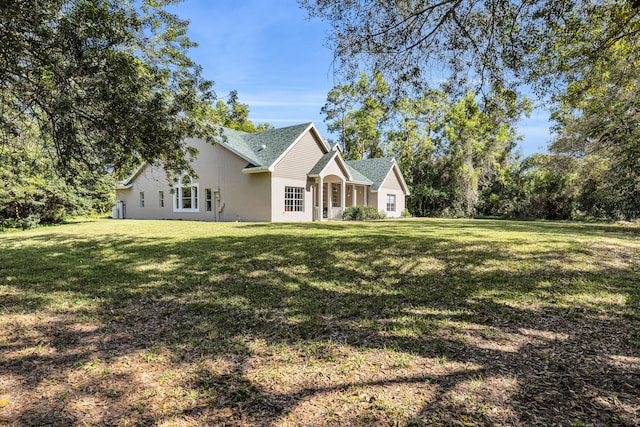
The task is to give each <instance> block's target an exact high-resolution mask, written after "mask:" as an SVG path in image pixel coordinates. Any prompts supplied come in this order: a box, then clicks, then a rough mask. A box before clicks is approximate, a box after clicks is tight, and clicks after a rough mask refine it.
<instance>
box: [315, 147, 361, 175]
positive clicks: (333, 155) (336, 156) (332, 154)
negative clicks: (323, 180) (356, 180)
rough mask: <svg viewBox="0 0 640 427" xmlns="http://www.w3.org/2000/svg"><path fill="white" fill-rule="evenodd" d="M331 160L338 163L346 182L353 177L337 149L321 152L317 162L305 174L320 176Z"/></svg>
mask: <svg viewBox="0 0 640 427" xmlns="http://www.w3.org/2000/svg"><path fill="white" fill-rule="evenodd" d="M333 161H335V162H336V163H337V164H338V167H339V168H340V170H341V171H342V172H343V174H344V179H345V180H346V181H348V182H350V181H352V179H353V177H352V176H351V171H350V170H349V167H348V166H347V164H346V163H345V161H344V160H343V159H342V156H340V153H339V152H338V151H333V150H331V151H329V152H328V153H325V154H323V155H322V157H320V160H318V162H317V163H316V164H315V165H314V166H313V167H312V168H311V170H310V171H309V173H308V174H307V175H308V176H310V177H317V176H320V177H321V176H322V173H323V172H324V171H325V169H326V168H327V167H328V166H329V165H330V164H331V162H333Z"/></svg>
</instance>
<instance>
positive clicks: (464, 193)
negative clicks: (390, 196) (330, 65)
mask: <svg viewBox="0 0 640 427" xmlns="http://www.w3.org/2000/svg"><path fill="white" fill-rule="evenodd" d="M626 58H629V56H627V57H626ZM622 63H623V62H620V61H616V62H615V64H616V65H615V66H616V67H620V66H621V64H622ZM625 69H627V70H630V69H631V67H625ZM612 74H613V73H610V75H612ZM605 86H607V88H608V89H607V90H611V89H610V88H611V87H614V86H612V85H606V84H605ZM633 88H634V89H633V90H636V89H635V86H633ZM592 90H593V89H592ZM459 93H460V91H456V92H453V93H452V92H449V91H447V90H446V89H441V90H435V89H431V90H427V91H425V92H423V93H421V94H420V95H419V96H417V97H410V96H403V97H396V96H394V95H393V94H392V93H391V90H390V87H389V85H388V84H387V83H386V82H385V79H384V77H383V76H382V74H381V73H377V72H374V73H373V74H372V75H369V76H367V75H366V74H364V73H362V74H361V75H360V76H359V78H358V79H357V80H355V81H354V82H353V83H350V84H343V85H338V86H335V87H334V88H333V89H332V90H331V91H330V92H329V95H328V97H327V103H326V105H325V106H324V107H323V109H322V112H323V114H324V115H325V120H326V121H327V124H328V128H329V129H330V130H331V131H332V132H334V133H335V134H336V135H337V136H338V137H339V140H340V143H341V146H342V148H343V151H344V154H345V156H346V157H347V158H348V159H362V158H365V157H380V156H383V155H393V156H394V157H395V158H396V160H397V161H398V163H399V165H400V168H401V169H402V171H403V174H404V176H405V178H406V180H407V184H408V186H409V189H410V192H411V196H410V197H409V198H408V200H407V207H408V209H409V211H410V212H411V213H412V214H413V215H417V216H442V215H444V216H474V215H491V216H500V217H508V218H544V219H575V218H579V217H594V218H607V219H632V218H637V217H638V216H639V212H640V205H639V203H640V200H639V199H638V194H639V184H640V165H639V164H638V158H639V156H638V154H639V153H638V138H637V137H634V135H635V134H636V133H637V132H638V126H637V125H633V123H634V122H630V120H631V117H630V116H631V115H633V114H635V110H633V109H631V108H629V107H628V106H618V107H617V108H620V109H621V110H622V111H620V112H619V113H618V114H620V115H621V117H616V114H615V113H612V112H611V107H612V105H614V106H615V105H618V103H624V102H625V99H626V97H627V96H630V94H629V93H628V92H627V91H625V90H620V89H619V87H617V86H616V95H615V96H614V95H612V96H613V97H614V98H615V99H611V98H609V100H608V101H606V102H608V103H609V105H605V104H602V103H603V102H605V101H604V100H598V101H595V99H594V98H589V99H590V102H588V103H587V105H585V104H584V102H583V101H581V103H579V104H578V106H576V105H574V104H571V97H569V96H568V95H565V96H563V97H562V99H563V103H562V104H560V105H562V107H563V108H562V109H560V110H557V111H555V112H554V119H555V123H556V125H555V127H554V130H555V134H556V138H555V140H554V141H553V143H552V144H551V146H550V153H549V154H541V153H537V154H534V155H531V156H529V157H527V158H524V159H522V158H521V155H520V153H519V152H517V151H516V150H515V148H516V145H517V143H518V141H519V140H520V136H519V135H518V133H517V122H518V120H519V119H520V118H521V117H522V116H523V115H525V114H528V113H529V112H530V111H531V108H532V103H531V101H530V100H528V99H527V98H525V97H519V96H518V95H517V93H516V92H515V91H512V90H507V89H503V90H500V91H498V90H494V91H492V92H484V93H482V94H477V93H475V92H474V91H473V90H471V89H468V90H467V91H465V92H463V93H462V94H459ZM616 96H618V97H622V99H618V98H616ZM594 102H595V103H596V104H597V105H593V104H594ZM598 106H600V107H598ZM605 107H606V108H605ZM590 108H591V109H593V108H595V109H598V108H601V111H599V112H598V114H608V116H607V120H608V122H607V124H606V126H604V127H602V126H601V127H597V126H595V125H593V124H592V123H585V121H587V122H588V121H589V120H591V119H590V118H589V115H588V109H590ZM595 120H596V122H597V123H599V124H600V123H601V120H600V118H596V119H595ZM633 120H635V118H634V119H633ZM619 126H625V129H626V131H625V132H628V134H625V135H624V136H623V135H620V134H621V132H623V130H621V129H619ZM593 132H605V133H606V136H601V137H598V138H593V137H592V135H593Z"/></svg>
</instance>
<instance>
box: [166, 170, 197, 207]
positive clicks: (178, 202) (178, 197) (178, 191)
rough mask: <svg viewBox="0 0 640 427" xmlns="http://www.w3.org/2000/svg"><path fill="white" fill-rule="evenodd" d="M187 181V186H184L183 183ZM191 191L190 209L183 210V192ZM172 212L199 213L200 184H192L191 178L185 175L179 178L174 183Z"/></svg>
mask: <svg viewBox="0 0 640 427" xmlns="http://www.w3.org/2000/svg"><path fill="white" fill-rule="evenodd" d="M186 180H188V181H189V183H188V185H185V184H184V181H186ZM187 188H188V189H191V197H189V198H190V199H191V203H192V206H195V207H191V208H183V207H182V206H183V201H184V190H185V189H187ZM173 211H174V212H200V184H199V183H197V182H195V183H194V182H193V178H191V177H190V176H187V175H183V176H182V177H180V179H179V180H178V182H177V183H176V187H175V192H174V197H173Z"/></svg>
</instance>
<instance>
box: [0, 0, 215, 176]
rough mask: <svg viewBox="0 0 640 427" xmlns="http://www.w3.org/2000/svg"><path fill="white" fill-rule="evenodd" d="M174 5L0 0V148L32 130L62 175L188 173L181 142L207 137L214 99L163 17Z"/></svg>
mask: <svg viewBox="0 0 640 427" xmlns="http://www.w3.org/2000/svg"><path fill="white" fill-rule="evenodd" d="M175 2H176V1H175V0H156V1H148V0H143V1H132V2H121V1H118V0H38V1H37V2H34V1H32V0H5V1H2V2H0V40H2V43H1V44H0V144H3V145H6V144H12V142H13V141H16V140H18V139H17V138H18V136H19V135H21V134H22V133H24V132H25V129H24V126H25V125H28V126H31V124H36V126H37V128H38V135H40V138H42V143H43V147H44V150H45V152H46V153H47V155H48V156H50V157H51V159H52V160H53V161H54V162H55V163H56V165H57V169H58V171H59V172H62V173H64V174H66V175H73V174H75V173H76V171H77V170H78V169H79V168H80V169H82V168H87V167H88V168H89V169H92V170H100V169H102V170H105V169H108V168H115V169H119V168H122V167H125V166H127V165H128V164H131V163H138V162H140V161H142V160H144V161H149V162H160V163H162V164H163V165H164V166H165V167H166V168H167V169H168V170H169V171H175V172H177V171H180V170H184V169H188V166H189V163H188V159H187V156H185V147H184V142H183V140H184V137H185V136H201V137H205V138H208V137H211V136H212V135H213V131H214V129H213V127H211V126H209V125H208V124H207V123H206V122H205V121H203V117H204V111H205V110H206V108H207V107H206V106H207V105H209V103H210V102H211V100H212V99H213V98H214V93H213V91H212V90H211V86H212V83H211V82H207V81H205V80H203V79H202V78H201V75H200V69H199V67H197V66H196V65H195V64H194V63H193V62H192V61H191V60H190V59H189V58H188V56H187V51H188V49H189V48H190V47H192V46H193V43H191V42H190V41H189V39H188V38H187V37H186V28H187V23H186V22H185V21H181V20H179V19H178V18H177V17H176V16H174V15H172V14H170V13H168V12H167V11H166V6H167V5H170V4H172V3H175Z"/></svg>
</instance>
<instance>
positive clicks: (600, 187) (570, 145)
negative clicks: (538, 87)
mask: <svg viewBox="0 0 640 427" xmlns="http://www.w3.org/2000/svg"><path fill="white" fill-rule="evenodd" d="M639 47H640V38H636V39H635V40H634V42H633V43H628V42H624V41H619V42H617V43H616V44H615V46H614V47H613V48H614V50H612V52H613V54H612V56H611V57H610V58H609V60H608V61H607V62H606V63H603V64H601V65H600V66H599V67H596V68H593V69H592V70H591V71H590V74H589V75H588V76H587V77H585V79H583V80H578V81H576V82H574V83H573V84H571V85H570V86H569V87H568V89H567V91H566V92H565V93H564V94H562V96H560V97H559V98H558V108H557V110H556V111H555V112H554V114H553V118H554V119H555V122H556V125H555V127H554V130H555V132H556V139H555V140H554V141H553V143H552V145H551V146H550V149H551V151H552V152H554V153H557V154H563V155H570V156H572V157H573V158H575V159H577V161H578V162H579V163H580V166H581V167H580V182H581V186H582V188H581V191H580V194H581V195H580V206H581V209H583V210H585V211H586V212H587V213H588V214H591V215H595V216H601V215H605V216H609V217H616V218H638V217H640V197H639V196H640V88H639V86H638V84H639V83H640V71H638V70H640V53H639V52H638V51H639V49H638V48H639Z"/></svg>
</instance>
